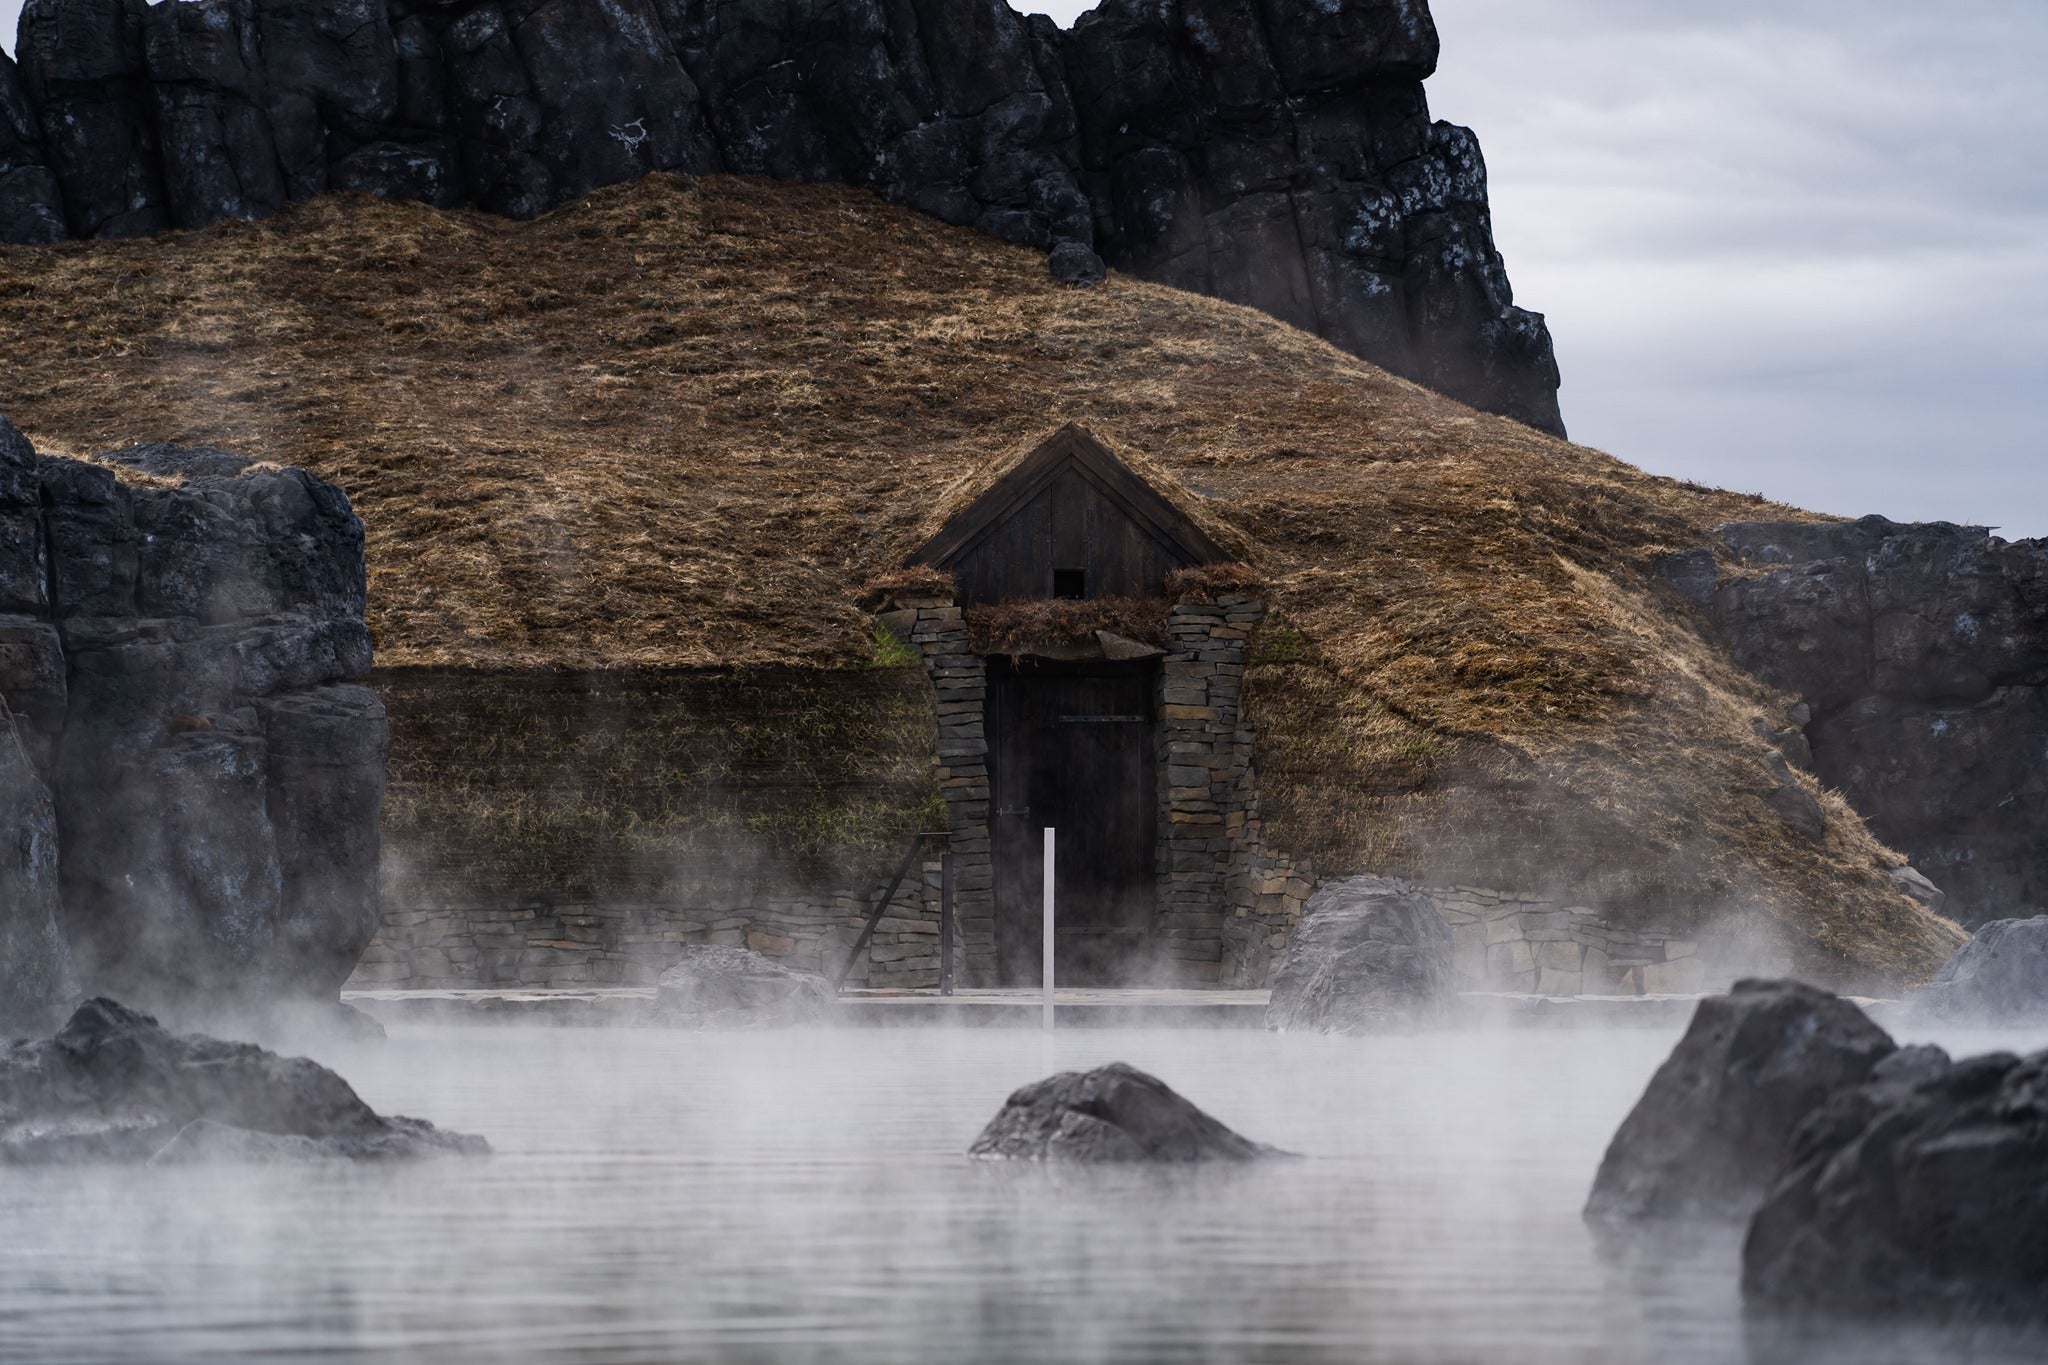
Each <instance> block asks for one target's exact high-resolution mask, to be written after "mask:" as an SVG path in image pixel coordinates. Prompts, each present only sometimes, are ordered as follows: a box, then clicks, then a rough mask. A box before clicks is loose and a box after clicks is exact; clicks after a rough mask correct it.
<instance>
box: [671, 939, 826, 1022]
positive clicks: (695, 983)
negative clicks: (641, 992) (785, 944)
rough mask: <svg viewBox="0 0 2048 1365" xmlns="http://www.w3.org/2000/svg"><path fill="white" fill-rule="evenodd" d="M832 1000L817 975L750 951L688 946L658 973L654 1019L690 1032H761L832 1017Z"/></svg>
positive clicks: (746, 949) (821, 1020) (823, 979)
mask: <svg viewBox="0 0 2048 1365" xmlns="http://www.w3.org/2000/svg"><path fill="white" fill-rule="evenodd" d="M836 1003H837V995H836V992H834V991H833V989H832V983H831V982H829V981H827V980H826V979H825V978H824V977H822V976H819V975H818V974H817V973H816V972H800V971H797V970H795V969H794V968H791V967H785V966H783V965H782V964H781V963H779V962H777V961H775V960H774V959H773V958H770V957H765V956H763V955H762V954H760V953H757V952H755V951H753V950H752V949H750V948H729V947H722V946H705V945H692V946H690V947H687V948H684V949H683V956H682V959H681V960H680V961H678V962H677V963H676V964H675V966H673V967H670V968H669V969H668V970H667V971H665V972H663V973H662V974H661V979H660V981H659V982H657V983H656V986H655V991H654V1013H655V1017H656V1018H657V1019H659V1020H660V1021H661V1022H663V1023H667V1024H680V1025H684V1026H686V1027H691V1028H746V1027H755V1028H765V1027H777V1026H783V1025H790V1024H816V1023H822V1022H823V1021H825V1020H826V1019H829V1018H831V1016H832V1011H833V1009H834V1008H835V1007H836Z"/></svg>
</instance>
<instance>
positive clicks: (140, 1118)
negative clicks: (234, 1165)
mask: <svg viewBox="0 0 2048 1365" xmlns="http://www.w3.org/2000/svg"><path fill="white" fill-rule="evenodd" d="M489 1150H490V1147H489V1144H488V1143H486V1142H485V1141H484V1140H483V1139H482V1138H479V1137H471V1136H468V1135H466V1134H462V1133H450V1132H444V1131H442V1130H440V1129H437V1128H435V1127H434V1125H432V1124H431V1123H427V1122H425V1121H424V1120H420V1119H409V1118H398V1117H392V1118H386V1117H384V1116H382V1115H380V1114H378V1113H377V1112H376V1111H374V1110H373V1109H371V1108H370V1106H369V1105H367V1104H365V1103H363V1101H362V1100H361V1099H360V1098H359V1097H358V1096H357V1095H356V1093H355V1091H354V1090H353V1089H351V1088H350V1087H349V1084H348V1082H347V1081H344V1080H343V1079H342V1078H341V1077H340V1076H337V1075H336V1074H335V1073H334V1072H332V1071H329V1070H328V1069H327V1068H326V1067H323V1066H321V1065H319V1064H318V1063H316V1062H312V1061H308V1060H307V1059H305V1058H303V1057H280V1056H278V1055H277V1054H276V1053H274V1052H267V1051H265V1050H264V1049H262V1048H260V1047H257V1046H255V1045H254V1044H252V1043H234V1042H224V1041H222V1040H220V1039H218V1038H209V1037H207V1036H205V1035H203V1034H174V1033H171V1032H169V1031H167V1030H165V1029H164V1028H162V1027H160V1026H159V1025H158V1024H157V1021H156V1020H155V1019H153V1018H152V1017H150V1016H149V1015H146V1014H140V1013H137V1012H136V1011H134V1010H131V1009H129V1008H127V1007H126V1006H124V1005H121V1004H119V1003H118V1002H116V1001H113V1000H108V999H103V998H101V999H93V1000H88V1001H86V1002H85V1003H84V1004H83V1005H80V1006H79V1007H78V1009H77V1011H76V1012H75V1013H73V1014H72V1016H71V1018H70V1020H69V1021H68V1022H66V1023H65V1025H64V1027H63V1028H61V1029H59V1030H58V1031H57V1034H56V1036H55V1037H54V1038H50V1039H44V1040H38V1041H35V1042H21V1043H16V1044H14V1045H13V1046H11V1047H9V1048H7V1049H6V1050H5V1051H0V1161H12V1162H62V1161H146V1160H151V1159H161V1160H164V1161H167V1162H175V1161H190V1160H201V1159H214V1158H219V1159H242V1158H248V1157H255V1158H260V1159H263V1160H280V1159H303V1158H307V1157H322V1158H346V1159H352V1160H369V1159H383V1158H391V1157H412V1156H427V1155H434V1154H443V1153H453V1154H480V1153H484V1152H488V1151H489Z"/></svg>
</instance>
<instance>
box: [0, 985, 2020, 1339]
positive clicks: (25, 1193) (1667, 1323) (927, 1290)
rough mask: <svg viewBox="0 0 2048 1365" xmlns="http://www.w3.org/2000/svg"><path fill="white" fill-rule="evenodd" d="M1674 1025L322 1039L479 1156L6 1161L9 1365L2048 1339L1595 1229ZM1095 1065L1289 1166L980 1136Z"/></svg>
mask: <svg viewBox="0 0 2048 1365" xmlns="http://www.w3.org/2000/svg"><path fill="white" fill-rule="evenodd" d="M1675 1039H1676V1031H1675V1030H1661V1029H1659V1030H1625V1031H1594V1030H1555V1029H1543V1030H1525V1031H1517V1032H1510V1031H1499V1032H1488V1033H1435V1034H1421V1035H1416V1036H1406V1037H1382V1038H1362V1039H1358V1038H1353V1039H1347V1038H1321V1037H1308V1036H1298V1035H1288V1036H1276V1035H1270V1034H1264V1033H1258V1032H1248V1031H1247V1032H1239V1031H1227V1030H1219V1031H1198V1030H1189V1031H1166V1030H1085V1029H1084V1030H1075V1031H1070V1032H1062V1033H1061V1034H1059V1035H1058V1036H1057V1038H1056V1039H1055V1040H1053V1041H1051V1042H1050V1043H1048V1042H1047V1041H1046V1040H1045V1039H1043V1038H1042V1037H1041V1036H1039V1035H1037V1034H1034V1033H1031V1032H1028V1031H1022V1030H1016V1031H1013V1030H1004V1029H945V1028H930V1029H913V1028H898V1029H847V1030H837V1031H825V1030H818V1031H805V1032H769V1033H719V1034H702V1033H683V1032H661V1031H653V1030H640V1029H596V1028H587V1029H572V1028H563V1029H551V1028H542V1027H525V1026H474V1027H435V1028H426V1027H410V1028H408V1027H399V1028H394V1029H393V1030H392V1036H391V1039H390V1041H389V1042H388V1043H385V1044H381V1045H354V1046H336V1047H334V1048H330V1049H328V1050H326V1051H325V1052H323V1053H321V1054H320V1060H322V1061H324V1062H327V1063H329V1064H330V1065H333V1066H335V1067H337V1068H338V1069H339V1070H341V1072H342V1073H343V1074H344V1075H346V1076H347V1077H349V1078H350V1080H351V1081H353V1082H354V1084H355V1085H356V1088H357V1089H358V1090H359V1091H360V1092H361V1093H362V1095H363V1096H364V1098H365V1099H367V1100H369V1101H370V1103H371V1104H373V1105H374V1106H376V1107H377V1108H378V1109H379V1110H382V1111H385V1112H392V1111H396V1112H399V1113H408V1114H415V1115H419V1116H421V1117H425V1118H429V1119H432V1120H433V1121H434V1122H436V1123H438V1124H443V1125H446V1126H450V1127H454V1128H457V1129H462V1130H466V1131H471V1132H479V1133H483V1134H485V1135H486V1136H488V1137H489V1138H490V1139H491V1141H492V1142H493V1143H494V1144H495V1146H496V1148H497V1155H496V1156H495V1157H493V1158H491V1159H489V1160H485V1161H455V1160H450V1161H438V1162H430V1163H425V1164H419V1165H411V1166H390V1167H381V1168H380V1167H345V1166H331V1167H330V1166H319V1167H312V1168H305V1167H298V1168H293V1167H261V1168H215V1169H206V1170H199V1171H192V1170H175V1171H172V1170H127V1169H118V1170H117V1169H90V1170H77V1169H71V1170H49V1169H43V1170H29V1169H18V1168H17V1169H9V1168H0V1361H7V1362H15V1361H21V1362H36V1363H37V1365H55V1363H56V1362H66V1361H92V1362H104V1361H130V1360H133V1361H151V1362H168V1361H223V1360H240V1359H252V1360H268V1359H280V1358H285V1359H292V1360H343V1361H347V1360H389V1361H437V1362H439V1361H485V1360H489V1361H684V1360H713V1359H715V1360H736V1361H755V1360H760V1361H767V1360H775V1361H782V1360H803V1361H810V1360H818V1361H826V1360H829V1361H870V1360H872V1361H927V1360H928V1361H976V1362H979V1361H1011V1360H1015V1361H1154V1360H1162V1359H1176V1360H1201V1361H1239V1360H1263V1361H1272V1360H1279V1361H1286V1360H1330V1361H1339V1360H1341V1361H1466V1360H1473V1361H1478V1360H1486V1361H1513V1362H1521V1363H1526V1362H1543V1361H1559V1362H1564V1361H1571V1362H1601V1361H1614V1362H1624V1361H1648V1360H1657V1361H1728V1360H1745V1359H1746V1360H1758V1361H1779V1360H1782V1361H1786V1362H1793V1361H1802V1362H1803V1361H1814V1360H1839V1361H1843V1362H1849V1361H1855V1362H1873V1361H1887V1360H1921V1359H1943V1360H1956V1359H1983V1360H2008V1359H2010V1360H2033V1359H2037V1358H2038V1354H2039V1351H2040V1342H2039V1341H2038V1340H2036V1341H2035V1342H2033V1343H2031V1345H2030V1344H2029V1343H2026V1342H2024V1341H2020V1340H2016V1339H2012V1338H2007V1337H2004V1336H2001V1335H1999V1334H1996V1333H1981V1332H1980V1333H1974V1334H1966V1335H1961V1336H1947V1337H1942V1336H1935V1335H1929V1334H1922V1333H1914V1332H1902V1331H1899V1330H1895V1329H1869V1330H1850V1329H1833V1330H1830V1331H1827V1332H1824V1333H1820V1334H1819V1335H1818V1336H1809V1335H1802V1334H1799V1333H1796V1332H1793V1331H1790V1330H1789V1329H1782V1328H1773V1327H1769V1326H1759V1325H1754V1324H1752V1325H1748V1326H1745V1324H1744V1322H1743V1319H1742V1314H1741V1311H1740V1305H1739V1299H1738V1295H1737V1289H1736V1258H1737V1246H1736V1242H1735V1240H1734V1239H1733V1238H1732V1237H1719V1238H1705V1239H1701V1240H1698V1241H1696V1242H1694V1243H1692V1244H1690V1245H1686V1246H1682V1247H1676V1248H1672V1247H1663V1248H1654V1249H1652V1248H1644V1247H1611V1248H1605V1249H1603V1248H1602V1247H1600V1246H1598V1245H1596V1242H1595V1239H1594V1237H1593V1236H1592V1234H1591V1233H1589V1232H1588V1230H1587V1229H1586V1228H1585V1226H1584V1225H1583V1224H1582V1223H1581V1222H1580V1219H1579V1207H1580V1205H1581V1203H1582V1202H1583V1200H1584V1198H1585V1195H1586V1190H1587V1187H1588V1185H1589V1183H1590V1182H1591V1180H1592V1176H1593V1171H1594V1168H1595V1166H1596V1165H1597V1163H1598V1161H1599V1158H1600V1155H1601V1152H1602V1151H1603V1150H1604V1148H1605V1145H1606V1142H1607V1139H1608V1137H1609V1136H1610V1135H1611V1134H1612V1133H1613V1131H1614V1128H1615V1126H1616V1124H1617V1123H1619V1122H1620V1120H1621V1118H1622V1116H1623V1115H1624V1114H1625V1113H1626V1112H1627V1110H1628V1108H1629V1107H1630V1105H1632V1104H1633V1103H1634V1101H1635V1099H1636V1097H1637V1096H1638V1095H1639V1094H1640V1093H1641V1091H1642V1088H1643V1085H1644V1083H1645V1082H1646V1081H1647V1080H1648V1078H1649V1075H1650V1073H1651V1072H1652V1071H1653V1070H1654V1069H1655V1067H1656V1066H1657V1064H1658V1063H1659V1062H1660V1061H1661V1060H1662V1059H1663V1058H1664V1056H1665V1054H1666V1053H1667V1052H1668V1051H1669V1049H1670V1047H1671V1045H1672V1043H1673V1042H1674V1041H1675ZM1915 1040H1916V1041H1918V1039H1915ZM1935 1041H1940V1042H1943V1043H1944V1044H1946V1045H1949V1046H1951V1047H1952V1048H1955V1049H1957V1050H1959V1051H1981V1050H1985V1049H1986V1048H1988V1047H1992V1046H2000V1047H2007V1048H2021V1047H2030V1046H2040V1045H2042V1044H2043V1043H2048V1036H2033V1037H2010V1036H2001V1037H1992V1036H1988V1035H1975V1036H1968V1035H1960V1034H1952V1035H1947V1036H1941V1037H1938V1038H1936V1039H1935ZM1112 1059H1123V1060H1125V1061H1129V1062H1131V1063H1132V1064H1134V1065H1137V1066H1140V1067H1143V1068H1145V1069H1147V1070H1150V1071H1153V1072H1154V1073H1155V1074H1157V1075H1159V1076H1160V1077H1162V1078H1163V1079H1165V1080H1166V1081H1167V1082H1168V1083H1170V1084H1171V1085H1173V1086H1175V1087H1176V1088H1177V1089H1179V1090H1180V1091H1181V1092H1182V1093H1183V1094H1185V1095H1187V1096H1188V1097H1189V1098H1190V1099H1192V1100H1194V1101H1195V1102H1196V1103H1197V1104H1200V1105H1202V1106H1203V1107H1204V1108H1206V1109H1208V1110H1209V1111H1210V1112H1211V1113H1213V1114H1215V1115H1216V1116H1217V1117H1218V1118H1221V1119H1222V1120H1223V1121H1225V1122H1226V1123H1229V1124H1231V1125H1232V1126H1234V1127H1236V1128H1238V1129H1239V1130H1240V1131H1242V1132H1244V1133H1245V1134H1247V1135H1248V1136H1251V1137H1254V1138H1257V1139H1261V1140H1264V1141H1267V1142H1272V1143H1276V1144H1278V1145H1280V1146H1283V1147H1287V1148H1290V1149H1293V1150H1294V1151H1297V1152H1300V1153H1302V1154H1303V1156H1302V1159H1300V1160H1290V1161H1275V1162H1270V1163H1266V1164H1262V1165H1258V1166H1256V1167H1251V1168H1238V1169H1218V1168H1215V1167H1208V1168H1202V1169H1183V1170H1174V1171H1166V1172H1158V1171H1133V1170H1102V1169H1087V1170H1080V1169H1046V1168H1039V1167H1012V1166H1001V1165H988V1164H982V1163H976V1162H970V1161H968V1160H967V1159H965V1158H964V1157H963V1156H962V1155H961V1153H962V1151H963V1150H964V1149H965V1148H966V1146H967V1144H968V1142H969V1141H970V1140H971V1139H972V1138H973V1137H974V1135H975V1133H976V1132H977V1131H979V1129H980V1127H981V1125H982V1124H983V1123H984V1122H986V1121H987V1120H988V1118H989V1117H990V1116H991V1115H993V1114H994V1113H995V1111H996V1110H997V1108H998V1107H999V1106H1000V1105H1001V1103H1002V1101H1003V1098H1004V1096H1005V1095H1006V1094H1007V1093H1008V1092H1009V1091H1010V1090H1011V1089H1012V1088H1014V1087H1015V1086H1017V1085H1018V1084H1020V1083H1022V1082H1024V1081H1027V1080H1032V1079H1035V1078H1037V1077H1039V1076H1042V1075H1045V1074H1046V1073H1048V1072H1049V1071H1052V1070H1055V1069H1067V1068H1075V1067H1085V1066H1092V1065H1095V1064H1097V1063H1099V1062H1103V1061H1108V1060H1112Z"/></svg>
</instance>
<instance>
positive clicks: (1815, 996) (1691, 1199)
mask: <svg viewBox="0 0 2048 1365" xmlns="http://www.w3.org/2000/svg"><path fill="white" fill-rule="evenodd" d="M1897 1050H1898V1046H1897V1044H1895V1043H1894V1042H1893V1041H1892V1040H1891V1037H1890V1035H1888V1034H1887V1033H1885V1031H1884V1030H1883V1029H1881V1028H1879V1027H1878V1026H1877V1025H1876V1024H1873V1023H1871V1022H1870V1020H1869V1019H1868V1018H1866V1017H1865V1016H1864V1013H1863V1011H1861V1010H1859V1009H1857V1008H1856V1006H1854V1005H1852V1004H1850V1003H1849V1002H1848V1001H1846V1000H1842V999H1839V998H1838V997H1836V996H1833V995H1830V994H1829V993H1828V992H1826V991H1823V990H1819V989H1816V988H1815V987H1812V986H1808V985H1805V984H1803V983H1801V982H1797V981H1738V982H1736V983H1735V985H1734V987H1733V988H1732V989H1731V990H1730V991H1729V992H1728V994H1726V995H1716V996H1709V997H1708V998H1707V999H1704V1000H1702V1001H1700V1004H1699V1008H1698V1010H1696V1011H1695V1012H1694V1014H1693V1018H1692V1024H1691V1026H1690V1027H1689V1028H1688V1029H1687V1030H1686V1032H1685V1036H1684V1037H1683V1038H1682V1039H1680V1040H1679V1043H1678V1046H1677V1047H1676V1048H1674V1049H1673V1050H1672V1053H1671V1056H1670V1057H1669V1058H1667V1059H1666V1060H1665V1062H1664V1064H1663V1065H1662V1066H1661V1067H1659V1068H1658V1069H1657V1074H1656V1075H1655V1076H1653V1077H1651V1079H1650V1084H1649V1088H1648V1089H1646V1090H1645V1091H1644V1092H1643V1097H1642V1099H1640V1100H1638V1101H1637V1102H1636V1106H1635V1108H1634V1109H1633V1110H1631V1111H1630V1112H1629V1115H1628V1117H1627V1118H1626V1119H1625V1120H1623V1122H1622V1125H1621V1127H1620V1129H1619V1130H1618V1131H1617V1132H1616V1133H1615V1135H1614V1140H1613V1141H1612V1142H1611V1143H1610V1144H1609V1145H1608V1148H1607V1154H1606V1156H1605V1157H1604V1158H1603V1159H1602V1160H1601V1162H1600V1171H1599V1174H1598V1175H1597V1176H1596V1177H1595V1178H1594V1181H1593V1192H1592V1195H1591V1197H1590V1198H1588V1199H1587V1201H1586V1214H1587V1216H1588V1217H1590V1218H1706V1219H1730V1220H1734V1219H1742V1218H1746V1217H1748V1216H1749V1215H1750V1214H1751V1213H1752V1212H1753V1211H1754V1210H1755V1209H1756V1207H1757V1206H1758V1204H1760V1203H1761V1202H1762V1201H1763V1198H1764V1195H1765V1194H1766V1192H1768V1191H1769V1189H1770V1188H1771V1184H1772V1182H1773V1181H1775V1180H1776V1179H1777V1177H1778V1175H1779V1173H1780V1172H1782V1171H1783V1170H1784V1169H1785V1167H1786V1165H1787V1164H1788V1162H1789V1161H1790V1158H1791V1154H1792V1149H1793V1133H1794V1131H1795V1130H1796V1129H1797V1128H1798V1126H1799V1124H1800V1123H1801V1122H1802V1121H1804V1120H1805V1118H1806V1117H1807V1115H1809V1114H1811V1113H1813V1112H1814V1111H1815V1110H1816V1109H1818V1108H1819V1107H1820V1106H1821V1105H1823V1104H1825V1103H1826V1102H1827V1101H1828V1100H1829V1098H1830V1097H1832V1096H1833V1095H1835V1094H1836V1093H1837V1092H1839V1091H1841V1090H1843V1089H1845V1088H1847V1087H1849V1086H1853V1085H1856V1084H1858V1083H1860V1082H1861V1081H1862V1080H1863V1079H1864V1078H1865V1077H1867V1076H1868V1075H1869V1074H1870V1073H1871V1069H1872V1068H1873V1067H1875V1066H1876V1065H1877V1064H1878V1063H1879V1062H1881V1061H1883V1060H1884V1059H1885V1058H1887V1057H1889V1056H1891V1055H1892V1054H1893V1053H1894V1052H1896V1051H1897Z"/></svg>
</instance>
